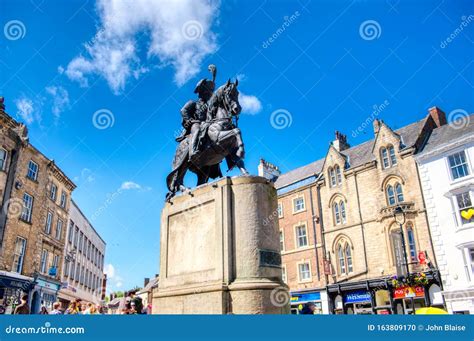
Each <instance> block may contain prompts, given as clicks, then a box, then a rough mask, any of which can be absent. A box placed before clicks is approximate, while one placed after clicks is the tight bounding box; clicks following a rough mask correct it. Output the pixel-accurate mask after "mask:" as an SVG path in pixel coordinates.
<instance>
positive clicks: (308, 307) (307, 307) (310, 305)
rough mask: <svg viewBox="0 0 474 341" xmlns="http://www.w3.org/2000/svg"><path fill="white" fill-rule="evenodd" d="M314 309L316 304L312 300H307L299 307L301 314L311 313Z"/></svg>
mask: <svg viewBox="0 0 474 341" xmlns="http://www.w3.org/2000/svg"><path fill="white" fill-rule="evenodd" d="M315 310H316V305H315V304H314V303H313V302H308V303H306V304H305V305H304V306H303V309H301V312H300V314H301V315H313V314H314V311H315Z"/></svg>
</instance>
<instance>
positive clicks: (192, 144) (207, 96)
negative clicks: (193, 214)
mask: <svg viewBox="0 0 474 341" xmlns="http://www.w3.org/2000/svg"><path fill="white" fill-rule="evenodd" d="M209 70H210V71H211V72H212V76H213V78H212V81H209V80H207V79H202V80H200V81H199V83H198V84H197V86H196V89H195V90H194V92H195V93H197V94H198V97H199V98H198V100H197V101H189V102H188V103H186V105H185V106H184V107H183V109H182V110H181V115H182V125H183V128H184V130H183V133H182V134H181V136H179V137H178V138H176V141H177V142H179V145H178V147H177V149H176V154H175V156H174V159H173V165H172V168H173V169H172V171H171V173H170V174H169V175H168V176H167V178H166V184H167V186H168V191H169V192H168V194H167V195H166V200H167V201H169V200H170V199H171V198H172V197H173V196H174V195H175V194H176V193H177V192H178V191H185V190H187V188H186V187H185V186H184V184H183V180H184V176H185V175H186V172H187V170H188V169H189V170H190V171H192V172H193V173H195V174H196V175H197V177H198V181H197V185H201V184H204V183H206V182H207V181H208V180H209V178H212V179H215V178H218V177H221V176H222V173H221V170H220V166H219V164H220V163H221V161H222V160H223V159H226V162H227V166H228V168H229V170H231V169H233V168H234V167H235V166H237V167H238V168H239V169H240V171H241V172H242V174H248V172H247V170H246V169H245V165H244V161H243V159H244V156H245V150H244V143H243V140H242V135H241V132H240V129H239V128H238V127H237V120H238V116H239V115H240V111H241V106H240V104H239V91H238V90H237V86H238V85H239V81H238V80H236V81H235V83H233V82H231V81H230V79H229V80H228V81H227V83H226V84H224V85H222V86H221V87H219V89H217V91H216V92H215V93H213V91H214V84H215V77H216V67H215V66H214V65H210V66H209ZM234 118H235V122H234V120H233V119H234Z"/></svg>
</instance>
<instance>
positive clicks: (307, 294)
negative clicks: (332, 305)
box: [290, 291, 328, 315]
mask: <svg viewBox="0 0 474 341" xmlns="http://www.w3.org/2000/svg"><path fill="white" fill-rule="evenodd" d="M290 295H291V301H290V304H291V313H292V314H299V313H300V312H301V310H302V309H303V307H304V305H305V304H306V303H310V302H311V303H314V305H315V307H316V309H315V311H314V314H316V315H318V314H328V301H327V294H326V291H304V292H291V293H290Z"/></svg>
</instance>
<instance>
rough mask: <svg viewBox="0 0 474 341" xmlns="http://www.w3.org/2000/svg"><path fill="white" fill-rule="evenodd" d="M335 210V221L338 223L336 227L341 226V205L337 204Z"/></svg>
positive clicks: (334, 205) (334, 206)
mask: <svg viewBox="0 0 474 341" xmlns="http://www.w3.org/2000/svg"><path fill="white" fill-rule="evenodd" d="M333 210H334V221H335V222H336V225H339V224H340V223H341V213H340V211H339V204H338V203H337V202H335V203H334V204H333Z"/></svg>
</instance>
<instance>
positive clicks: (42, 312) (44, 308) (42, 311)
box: [39, 306, 49, 315]
mask: <svg viewBox="0 0 474 341" xmlns="http://www.w3.org/2000/svg"><path fill="white" fill-rule="evenodd" d="M39 314H40V315H49V313H48V309H46V307H45V306H42V307H41V310H40V312H39Z"/></svg>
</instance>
